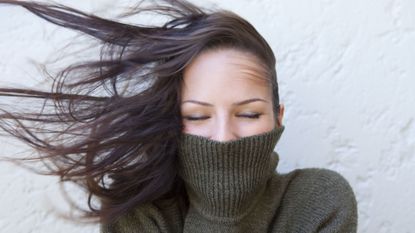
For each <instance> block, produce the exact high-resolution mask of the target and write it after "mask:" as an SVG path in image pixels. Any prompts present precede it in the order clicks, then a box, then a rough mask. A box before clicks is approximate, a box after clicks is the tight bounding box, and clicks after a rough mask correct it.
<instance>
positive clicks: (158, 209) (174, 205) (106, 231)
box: [100, 197, 184, 233]
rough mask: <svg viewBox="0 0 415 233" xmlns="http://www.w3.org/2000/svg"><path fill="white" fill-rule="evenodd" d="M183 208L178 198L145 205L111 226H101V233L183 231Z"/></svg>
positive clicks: (129, 212)
mask: <svg viewBox="0 0 415 233" xmlns="http://www.w3.org/2000/svg"><path fill="white" fill-rule="evenodd" d="M183 215H184V213H183V206H182V204H181V202H180V201H179V200H178V198H177V197H176V198H171V199H168V200H167V199H166V200H158V201H154V202H148V203H143V204H141V205H138V206H136V207H134V208H132V209H131V210H130V211H128V212H127V213H125V214H124V215H122V216H120V217H119V218H117V219H116V220H115V221H113V222H112V223H110V224H101V225H100V232H101V233H134V232H136V231H137V230H138V229H140V232H161V233H173V232H180V231H181V230H182V225H183V223H182V221H183Z"/></svg>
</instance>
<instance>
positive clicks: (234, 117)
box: [181, 48, 284, 141]
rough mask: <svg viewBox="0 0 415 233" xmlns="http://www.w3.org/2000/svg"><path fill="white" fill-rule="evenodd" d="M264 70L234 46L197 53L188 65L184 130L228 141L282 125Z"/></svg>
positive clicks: (183, 115) (256, 61) (250, 55)
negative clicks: (276, 112) (276, 113)
mask: <svg viewBox="0 0 415 233" xmlns="http://www.w3.org/2000/svg"><path fill="white" fill-rule="evenodd" d="M265 77H266V70H265V68H264V67H263V66H261V63H260V61H259V60H258V59H257V58H256V57H255V56H253V55H252V54H250V53H247V52H243V51H239V50H236V49H232V48H221V49H215V50H208V51H205V52H203V53H201V54H199V55H198V56H197V57H196V58H195V59H194V60H193V61H192V62H191V63H190V64H189V65H188V66H187V67H186V69H185V70H184V74H183V84H182V85H183V86H182V93H181V95H182V103H181V114H182V119H183V125H184V129H183V131H184V133H188V134H193V135H200V136H203V137H207V138H209V139H212V140H216V141H230V140H235V139H238V138H241V137H247V136H252V135H256V134H260V133H264V132H268V131H270V130H272V129H273V128H274V127H276V126H277V125H278V126H281V125H282V118H283V115H284V105H283V104H280V113H279V115H278V118H277V122H276V121H275V117H274V113H273V106H272V104H273V103H272V92H271V88H270V84H269V82H268V81H266V79H265Z"/></svg>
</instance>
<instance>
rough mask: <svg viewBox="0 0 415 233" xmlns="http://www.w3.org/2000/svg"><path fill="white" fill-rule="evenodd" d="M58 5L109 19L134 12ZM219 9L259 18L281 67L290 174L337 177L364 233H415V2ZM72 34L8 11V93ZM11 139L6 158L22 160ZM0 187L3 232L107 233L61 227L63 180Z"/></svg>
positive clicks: (35, 179) (240, 2)
mask: <svg viewBox="0 0 415 233" xmlns="http://www.w3.org/2000/svg"><path fill="white" fill-rule="evenodd" d="M57 2H60V3H64V4H70V5H71V6H75V7H78V8H80V9H83V10H86V11H93V12H99V14H100V15H102V16H106V15H111V14H112V13H113V11H112V10H113V9H114V8H115V7H117V6H119V5H123V4H124V3H122V2H121V1H116V0H111V1H110V0H105V1H104V0H100V1H94V0H82V1H81V0H76V1H75V0H71V1H62V0H60V1H57ZM124 2H125V1H124ZM130 2H134V1H130ZM194 2H196V3H198V2H199V3H201V2H203V4H206V1H201V0H199V1H194ZM214 2H216V3H217V4H218V5H219V6H222V7H224V8H227V9H230V10H233V11H235V12H236V13H238V14H240V15H242V16H243V17H245V18H246V19H248V20H249V21H250V22H251V23H252V24H253V25H254V26H255V27H256V28H257V29H258V30H259V32H260V33H261V34H262V35H263V36H264V37H265V38H266V39H267V40H268V42H269V43H270V44H271V45H272V48H273V49H274V52H275V54H276V56H277V59H278V64H277V72H278V78H279V83H280V93H281V102H283V103H284V104H285V106H286V114H285V119H284V125H285V126H286V130H285V132H284V134H283V136H282V138H281V141H280V143H279V144H278V146H277V149H276V150H277V151H278V152H279V153H280V155H281V163H280V166H279V170H280V171H281V172H287V171H290V170H292V169H295V168H303V167H325V168H330V169H333V170H336V171H338V172H340V173H341V174H342V175H344V176H345V177H346V178H347V179H348V180H349V182H350V184H351V185H352V187H353V188H354V190H355V193H356V196H357V199H358V205H359V227H358V228H359V230H358V232H362V233H363V232H369V233H378V232H382V233H387V232H415V230H414V229H413V219H415V214H414V213H413V209H414V208H415V199H414V198H413V197H414V196H415V182H414V181H413V177H414V176H415V169H414V168H415V159H414V156H415V107H414V106H415V93H414V89H415V14H414V12H415V1H412V0H376V1H375V0H363V1H358V0H351V1H333V0H315V1H309V0H294V1H293V0H249V1H248V0H223V1H219V0H216V1H214ZM73 35H74V34H73V33H72V32H68V31H66V30H62V29H58V28H57V27H56V26H53V25H50V24H48V23H45V21H43V20H41V19H39V18H37V17H35V16H34V15H32V14H30V13H29V12H27V11H25V10H23V9H18V8H15V7H6V6H0V85H4V84H11V83H13V84H22V85H26V86H29V85H34V84H35V83H37V82H38V81H39V80H41V78H40V76H39V75H38V74H37V73H36V70H35V69H34V68H33V67H32V66H31V65H30V63H29V62H28V60H27V59H33V60H36V61H40V62H42V61H44V60H45V59H46V58H47V57H48V55H50V54H51V53H53V52H54V51H55V49H57V48H59V47H60V46H61V45H62V41H64V40H65V39H66V38H69V37H70V36H73ZM0 140H1V141H0V148H1V149H0V152H1V153H4V154H7V153H8V152H15V151H17V150H19V149H20V150H21V147H20V146H19V147H14V146H12V145H9V143H10V141H9V140H8V139H5V138H1V139H0ZM0 155H1V154H0ZM0 177H1V179H0V189H1V190H2V191H1V192H0V232H15V233H27V232H32V233H48V232H50V233H52V232H53V233H59V232H98V226H94V225H92V226H83V225H80V224H75V225H74V224H72V223H69V222H65V221H63V220H59V219H56V218H55V217H54V216H53V214H52V213H51V211H50V209H49V207H48V206H50V204H51V203H53V204H57V205H60V206H62V208H64V206H65V205H64V204H62V203H63V199H62V197H59V196H61V195H60V194H59V192H58V189H59V186H58V184H57V179H56V178H54V177H43V176H39V175H34V174H33V173H30V172H28V171H25V170H23V169H20V168H17V167H15V166H12V165H10V164H4V163H0ZM71 192H73V193H74V195H75V196H77V195H78V196H79V197H80V198H79V200H82V199H81V196H80V195H79V192H78V191H77V190H76V189H71Z"/></svg>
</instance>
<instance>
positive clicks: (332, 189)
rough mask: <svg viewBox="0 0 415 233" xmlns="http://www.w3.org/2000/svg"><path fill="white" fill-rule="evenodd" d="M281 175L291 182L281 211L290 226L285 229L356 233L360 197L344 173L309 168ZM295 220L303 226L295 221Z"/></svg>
mask: <svg viewBox="0 0 415 233" xmlns="http://www.w3.org/2000/svg"><path fill="white" fill-rule="evenodd" d="M278 176H280V177H281V178H282V179H286V182H287V187H286V190H285V194H284V197H283V200H282V203H281V209H280V212H279V215H280V220H282V221H283V222H284V224H285V226H286V227H288V228H286V229H284V230H294V231H296V230H300V232H302V231H301V230H303V229H292V227H301V228H306V229H307V230H311V229H313V230H315V231H318V232H330V231H331V232H355V231H356V227H357V202H356V197H355V194H354V192H353V189H352V187H351V185H350V184H349V182H348V181H347V180H346V179H345V178H344V177H343V176H342V175H341V174H340V173H338V172H336V171H333V170H329V169H322V168H306V169H296V170H294V171H292V172H290V173H288V174H284V175H278ZM293 219H295V221H300V222H301V224H298V223H299V222H293ZM324 229H326V230H324ZM313 232H314V231H313Z"/></svg>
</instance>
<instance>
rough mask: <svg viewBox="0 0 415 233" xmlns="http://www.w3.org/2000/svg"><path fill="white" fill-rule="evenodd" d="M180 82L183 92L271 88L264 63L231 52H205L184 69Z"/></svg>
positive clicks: (244, 54) (249, 54)
mask: <svg viewBox="0 0 415 233" xmlns="http://www.w3.org/2000/svg"><path fill="white" fill-rule="evenodd" d="M183 81H184V82H183V84H184V89H186V88H187V89H190V88H191V89H198V88H204V89H206V88H209V87H214V88H217V86H218V85H219V86H227V87H228V88H232V87H234V88H236V87H239V88H243V87H244V86H245V87H249V86H250V87H262V88H269V86H270V84H269V73H268V71H267V68H266V67H265V65H264V64H263V62H261V61H260V60H259V59H258V58H257V57H256V56H254V55H253V54H251V53H249V52H244V51H240V50H236V49H232V48H221V49H215V50H208V51H205V52H203V53H201V54H200V55H198V56H197V57H196V58H195V59H194V60H193V61H192V62H191V63H190V64H189V65H188V66H187V67H186V68H185V70H184V73H183ZM215 86H216V87H215Z"/></svg>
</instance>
